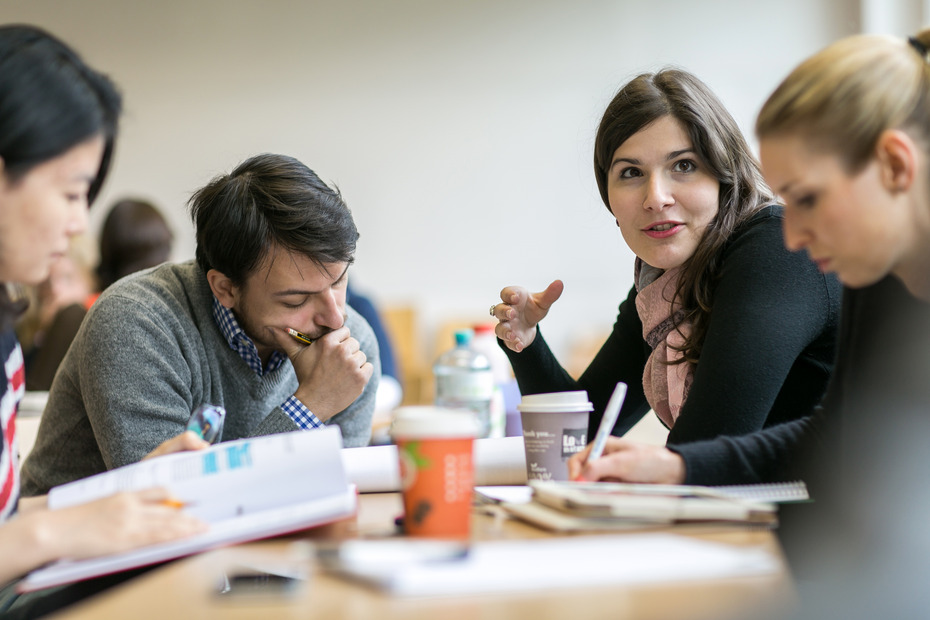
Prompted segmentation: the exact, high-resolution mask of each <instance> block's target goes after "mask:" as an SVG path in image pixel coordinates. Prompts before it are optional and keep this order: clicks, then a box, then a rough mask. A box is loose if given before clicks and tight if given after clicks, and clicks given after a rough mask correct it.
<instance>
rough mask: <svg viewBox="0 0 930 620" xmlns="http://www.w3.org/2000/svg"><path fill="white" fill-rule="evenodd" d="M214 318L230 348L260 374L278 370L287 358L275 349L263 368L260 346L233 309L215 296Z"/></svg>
mask: <svg viewBox="0 0 930 620" xmlns="http://www.w3.org/2000/svg"><path fill="white" fill-rule="evenodd" d="M213 320H214V321H216V324H217V326H218V327H219V328H220V331H221V332H223V336H224V337H225V338H226V342H228V343H229V348H230V349H232V350H233V351H236V352H237V353H238V354H239V357H241V358H242V359H243V361H245V363H246V364H248V365H249V368H251V369H252V370H253V371H255V374H257V375H258V376H262V375H263V374H265V373H268V372H273V371H275V370H277V369H278V368H279V367H280V366H281V364H283V363H284V360H286V359H287V356H286V355H284V354H283V353H281V352H280V351H275V352H274V353H272V354H271V357H270V358H269V359H268V367H267V368H262V359H261V357H259V355H258V348H256V346H255V343H254V342H252V339H251V338H249V336H248V334H246V333H245V332H244V331H242V328H241V327H239V321H237V320H236V316H235V315H234V314H233V311H232V310H230V309H229V308H226V307H225V306H223V304H221V303H220V302H219V300H218V299H217V298H216V297H213Z"/></svg>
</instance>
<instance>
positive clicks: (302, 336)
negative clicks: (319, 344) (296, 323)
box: [285, 327, 313, 344]
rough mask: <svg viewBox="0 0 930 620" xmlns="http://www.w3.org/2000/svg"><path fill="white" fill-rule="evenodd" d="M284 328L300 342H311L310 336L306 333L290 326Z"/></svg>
mask: <svg viewBox="0 0 930 620" xmlns="http://www.w3.org/2000/svg"><path fill="white" fill-rule="evenodd" d="M285 329H286V330H287V333H289V334H290V335H291V336H293V337H294V338H295V339H296V340H299V341H300V342H302V343H304V344H313V338H311V337H310V336H308V335H307V334H304V333H302V332H299V331H297V330H296V329H291V328H290V327H286V328H285Z"/></svg>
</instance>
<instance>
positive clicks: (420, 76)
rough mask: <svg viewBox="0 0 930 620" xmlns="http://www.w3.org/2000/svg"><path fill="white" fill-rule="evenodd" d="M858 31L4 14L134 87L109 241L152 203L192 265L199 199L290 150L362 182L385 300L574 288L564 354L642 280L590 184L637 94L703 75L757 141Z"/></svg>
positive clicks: (555, 334)
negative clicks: (600, 137) (679, 72)
mask: <svg viewBox="0 0 930 620" xmlns="http://www.w3.org/2000/svg"><path fill="white" fill-rule="evenodd" d="M859 16H860V4H859V2H857V1H853V0H821V1H820V2H812V1H811V0H781V1H780V2H764V3H757V2H747V1H745V0H721V1H718V2H694V1H693V0H682V1H661V0H654V1H652V2H648V1H645V0H639V1H635V2H634V1H626V0H623V1H612V2H607V1H603V0H601V1H597V0H592V1H584V0H579V1H577V2H563V1H557V0H513V1H507V0H498V1H494V0H485V1H477V2H442V1H426V0H424V1H417V0H396V1H392V2H382V1H378V0H371V1H370V2H363V1H339V0H332V1H328V0H327V1H324V0H320V1H300V2H297V1H285V0H263V1H256V2H244V1H240V2H232V1H226V0H204V1H199V2H193V1H188V0H159V1H158V2H126V1H124V0H81V1H68V0H62V1H53V0H2V1H0V21H2V22H12V21H26V22H31V23H35V24H39V25H42V26H44V27H46V28H48V29H49V30H51V31H52V32H54V33H56V34H58V35H59V36H61V37H62V38H63V39H65V40H66V41H68V42H70V43H71V44H72V45H74V46H75V47H76V48H78V49H79V50H80V51H81V52H82V53H83V54H84V56H85V57H86V58H87V59H88V61H89V62H91V64H93V65H94V66H96V67H98V68H101V69H103V70H105V71H107V72H109V73H110V74H111V75H112V76H113V77H114V79H115V80H116V81H117V82H118V84H119V85H120V86H121V88H122V90H123V91H124V94H125V101H126V115H125V118H124V122H123V128H124V131H123V134H122V137H121V142H120V145H119V151H118V157H117V160H116V165H115V168H114V170H113V174H112V176H111V178H110V182H109V184H108V186H107V187H106V188H105V191H104V193H103V195H102V196H101V201H100V202H99V203H98V204H99V205H100V206H98V208H97V209H96V210H95V212H94V214H93V216H92V226H93V227H94V228H95V229H96V228H97V227H99V223H100V221H101V219H102V216H103V215H104V211H105V208H102V207H106V206H107V205H108V204H109V203H110V202H111V201H112V200H113V199H114V198H116V197H119V196H122V195H124V194H134V195H142V196H145V197H148V198H151V199H153V200H154V201H155V202H156V203H157V204H159V205H160V206H161V207H162V208H163V209H165V210H166V211H167V212H168V213H169V215H170V216H171V218H172V220H173V222H174V226H175V229H176V231H177V237H178V241H179V243H178V247H177V249H176V256H175V257H176V258H177V259H185V258H189V257H191V256H193V241H192V232H191V230H190V226H189V224H188V221H187V219H186V215H185V212H184V203H185V201H186V200H187V198H188V196H189V195H190V193H191V192H192V191H193V190H195V189H196V188H197V187H199V186H200V185H202V184H203V183H205V182H206V181H207V180H208V179H209V178H211V177H212V176H213V175H215V174H217V173H219V172H221V171H225V170H228V169H229V168H230V167H232V166H233V165H234V164H236V163H237V162H238V161H240V160H242V159H244V158H245V157H247V156H249V155H252V154H255V153H258V152H263V151H278V152H282V153H287V154H290V155H294V156H296V157H298V158H300V159H301V160H303V161H304V162H305V163H307V164H308V165H309V166H310V167H312V168H313V169H315V170H316V171H317V172H318V173H319V174H320V175H321V176H322V177H323V178H324V179H328V180H330V181H332V182H334V183H336V184H338V185H339V187H340V188H341V189H342V191H343V193H344V195H345V197H346V199H347V202H348V204H349V205H350V207H351V208H352V210H353V213H354V214H355V218H356V221H357V224H358V227H359V229H360V231H361V233H362V238H361V240H360V244H359V250H358V257H357V265H356V267H355V268H354V271H353V274H354V276H353V277H354V279H355V282H356V284H358V286H359V287H360V288H362V289H365V290H367V291H369V292H370V293H372V294H373V296H374V297H375V299H376V300H377V301H380V302H382V303H408V302H409V303H415V304H417V306H418V307H419V308H420V309H421V313H422V317H423V319H424V322H425V324H426V326H427V328H429V327H430V326H432V325H435V324H437V323H438V322H439V321H441V320H443V319H444V318H446V317H450V316H454V317H464V316H467V317H471V316H474V317H475V318H482V317H485V318H487V317H486V313H487V308H488V306H489V305H490V304H491V302H493V301H494V300H495V299H496V296H497V292H498V291H499V290H500V288H501V287H502V286H504V285H507V284H523V285H526V286H528V287H530V288H532V289H541V288H542V287H544V286H545V285H546V284H547V283H548V282H549V280H550V279H552V278H555V277H560V278H562V279H563V280H564V281H565V283H566V291H565V294H564V296H563V300H562V301H560V302H559V304H558V305H557V306H556V307H555V309H554V310H553V312H552V314H551V315H550V317H549V318H548V319H547V320H546V322H545V327H544V329H545V332H546V334H547V337H548V339H549V340H550V342H551V343H552V345H553V348H554V349H555V350H556V351H557V352H565V351H567V350H568V348H569V347H570V345H571V343H572V341H573V339H576V338H578V337H580V336H582V335H585V334H587V333H590V332H595V331H600V330H606V329H608V328H609V326H610V325H611V324H612V322H613V318H614V315H615V312H616V307H617V304H618V303H619V301H620V300H621V299H622V298H623V296H624V295H625V292H626V290H627V289H628V288H629V286H630V283H631V280H632V274H631V272H632V255H631V254H630V253H629V251H628V250H627V249H626V247H625V246H624V245H623V242H622V239H621V238H620V235H619V232H618V230H617V228H616V227H615V226H614V223H613V220H612V218H611V217H610V216H609V215H608V213H607V211H606V210H605V208H604V206H603V205H602V204H601V202H600V199H599V197H598V194H597V189H596V185H595V181H594V177H593V174H592V172H591V149H592V144H593V134H594V130H595V128H596V125H597V122H598V120H599V118H600V114H601V112H602V111H603V108H604V107H605V105H606V104H607V102H608V101H609V100H610V98H611V96H612V95H613V93H614V92H615V91H616V89H617V88H618V87H619V86H620V85H621V83H622V82H624V81H625V80H626V79H628V78H630V77H632V76H633V75H635V74H636V73H638V72H640V71H644V70H654V69H656V68H659V67H661V66H663V65H667V64H674V65H678V66H681V67H684V68H687V69H689V70H691V71H693V72H695V73H696V74H697V75H698V76H700V77H701V78H703V79H704V80H705V81H706V82H707V83H708V84H709V85H710V86H711V87H712V88H713V89H714V90H715V91H716V92H717V93H718V94H719V95H720V97H721V98H722V99H723V100H724V102H725V103H726V104H727V106H728V107H729V108H730V110H731V111H732V112H733V114H734V116H735V117H736V118H737V120H738V121H739V122H740V124H741V126H742V127H743V129H744V130H745V131H747V133H751V129H752V123H753V119H754V114H755V112H756V111H757V109H758V108H759V106H760V105H761V103H762V101H763V100H764V98H765V96H766V95H767V94H768V92H769V91H770V90H771V89H773V88H774V86H775V85H776V84H777V83H778V81H779V80H780V79H781V78H782V77H783V76H784V75H785V74H786V73H787V71H788V70H789V69H790V68H791V67H792V66H793V65H794V64H796V63H797V62H798V61H799V60H800V59H802V58H803V57H804V56H806V55H808V54H810V53H812V52H813V51H815V50H816V49H818V48H820V47H822V46H824V45H825V44H827V43H828V42H830V41H831V40H833V39H835V38H837V37H840V36H843V35H846V34H849V33H852V32H855V31H857V30H858V28H859ZM423 337H424V339H425V340H426V341H427V342H429V339H430V337H431V333H430V331H429V329H426V330H425V333H424V334H423Z"/></svg>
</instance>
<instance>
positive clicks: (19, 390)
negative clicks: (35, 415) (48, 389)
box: [0, 331, 25, 521]
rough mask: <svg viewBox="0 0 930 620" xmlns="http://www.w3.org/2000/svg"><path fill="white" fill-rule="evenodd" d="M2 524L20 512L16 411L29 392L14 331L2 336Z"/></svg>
mask: <svg viewBox="0 0 930 620" xmlns="http://www.w3.org/2000/svg"><path fill="white" fill-rule="evenodd" d="M0 361H2V363H3V371H4V372H3V382H2V383H0V390H2V392H0V431H2V433H0V435H2V436H0V521H5V520H6V519H8V518H9V517H10V516H11V515H12V514H13V513H14V512H15V511H16V503H17V501H18V500H19V449H18V447H17V444H16V410H17V408H18V407H19V402H20V401H21V400H22V398H23V392H25V373H24V371H23V351H22V349H20V347H19V342H17V340H16V336H15V335H14V334H13V332H12V331H8V332H5V333H3V334H2V335H0Z"/></svg>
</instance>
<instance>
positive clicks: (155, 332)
mask: <svg viewBox="0 0 930 620" xmlns="http://www.w3.org/2000/svg"><path fill="white" fill-rule="evenodd" d="M212 300H213V295H212V292H211V291H210V287H209V285H208V284H207V279H206V276H205V275H204V273H203V271H202V270H201V269H200V268H199V267H198V266H197V265H196V263H195V262H194V261H189V262H186V263H180V264H168V265H163V266H161V267H157V268H155V269H153V270H149V271H144V272H141V273H140V274H136V275H133V276H129V277H128V278H124V279H123V280H121V281H120V282H118V283H116V284H114V285H113V286H110V287H109V288H107V290H106V291H105V292H104V293H103V295H101V296H100V298H99V299H98V300H97V302H96V303H95V304H94V305H93V307H92V308H91V310H90V312H89V313H88V314H87V317H86V318H85V320H84V323H83V324H82V326H81V329H80V331H79V332H78V334H77V336H76V337H75V340H74V342H73V344H72V345H71V348H70V349H69V351H68V353H67V355H66V356H65V358H64V360H63V361H62V364H61V367H60V369H59V371H58V374H57V375H56V377H55V380H54V382H53V383H52V389H51V392H50V394H49V400H48V405H47V406H46V408H45V412H44V413H43V414H42V420H41V422H40V425H39V433H38V437H37V439H36V443H35V447H34V448H33V451H32V452H31V454H30V455H29V457H28V458H27V459H26V461H25V462H24V463H23V468H22V491H23V495H25V496H32V495H38V494H42V493H47V492H48V490H49V489H50V488H51V487H53V486H55V485H58V484H63V483H65V482H70V481H72V480H76V479H78V478H84V477H86V476H90V475H92V474H96V473H99V472H102V471H105V470H107V469H112V468H114V467H119V466H121V465H126V464H128V463H134V462H136V461H139V460H140V459H142V457H144V456H145V455H146V454H148V453H149V452H150V451H152V450H153V449H154V448H155V447H156V446H158V444H160V443H161V442H162V441H165V440H166V439H170V438H171V437H174V436H175V435H178V434H179V433H181V432H182V431H183V430H184V429H185V427H186V425H187V421H188V418H189V417H190V414H191V411H192V410H193V409H194V408H196V407H198V406H200V405H202V404H206V403H209V404H213V405H221V406H223V407H225V408H226V421H225V425H224V428H223V437H222V438H223V441H228V440H231V439H239V438H242V437H252V436H257V435H270V434H273V433H281V432H286V431H294V430H297V425H296V424H295V423H294V422H293V420H291V418H290V417H288V416H287V414H285V413H284V412H283V411H282V410H281V407H280V405H281V404H282V403H284V401H285V400H287V399H288V397H290V396H292V395H293V394H294V392H295V391H296V389H297V376H296V375H295V373H294V367H293V366H292V365H291V362H290V360H286V361H285V362H284V363H283V364H282V365H281V366H280V367H278V368H277V369H276V370H274V371H273V372H270V373H267V374H265V375H264V376H261V377H260V376H258V375H257V374H256V373H255V372H254V371H252V370H251V369H250V368H249V366H248V365H247V364H246V362H245V361H244V360H243V359H242V358H241V357H240V356H239V354H238V353H237V352H236V351H234V350H232V349H231V348H230V346H229V344H228V343H227V341H226V340H225V338H224V337H223V334H222V332H221V331H220V329H219V327H218V326H217V325H216V322H215V321H214V319H213V314H212ZM346 312H347V313H348V318H347V320H346V325H347V326H348V327H349V330H350V331H351V333H352V336H353V337H354V338H355V339H357V340H358V341H359V343H360V344H361V349H362V351H364V353H365V355H366V356H367V357H368V360H369V361H370V362H371V363H372V364H373V365H374V366H375V371H374V374H373V376H372V379H371V380H370V381H369V382H368V385H367V386H366V387H365V390H364V392H362V395H361V396H360V397H359V398H358V399H357V400H356V401H355V402H354V403H353V404H352V405H350V406H349V407H348V408H347V409H345V410H344V411H342V412H340V413H338V414H337V415H335V416H334V417H333V418H331V420H330V421H329V422H327V423H328V424H329V423H331V424H337V425H338V426H339V427H340V428H341V430H342V435H343V441H344V443H345V445H346V446H347V447H349V446H364V445H367V444H368V441H369V439H370V436H371V417H372V413H373V412H374V405H375V392H376V391H377V388H378V381H379V378H380V376H381V368H380V363H379V361H378V344H377V341H376V340H375V336H374V333H373V332H372V330H371V327H369V325H368V323H366V322H365V320H364V319H363V318H362V317H361V316H359V315H358V314H357V313H356V312H355V311H354V310H352V309H351V308H349V307H346ZM294 474H295V475H296V476H301V475H303V476H312V475H313V472H294Z"/></svg>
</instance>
